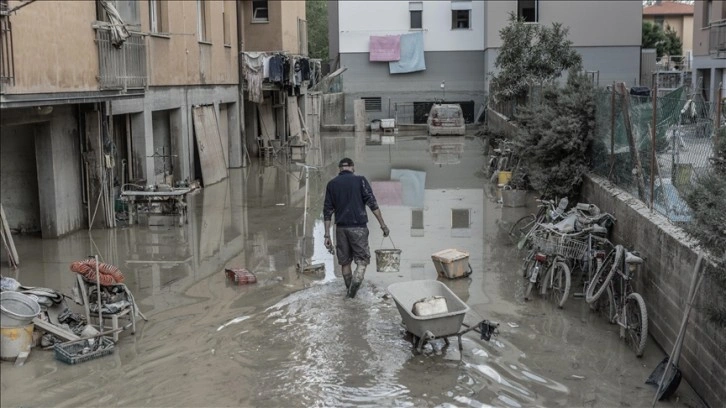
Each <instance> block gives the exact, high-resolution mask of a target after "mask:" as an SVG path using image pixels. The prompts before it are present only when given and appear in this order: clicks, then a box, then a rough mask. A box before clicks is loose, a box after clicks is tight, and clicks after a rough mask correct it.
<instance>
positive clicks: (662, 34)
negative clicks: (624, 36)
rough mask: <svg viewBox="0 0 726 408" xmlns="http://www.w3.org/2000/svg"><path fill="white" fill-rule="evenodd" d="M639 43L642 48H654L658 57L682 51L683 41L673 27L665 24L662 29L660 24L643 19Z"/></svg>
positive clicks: (677, 53) (679, 53) (678, 53)
mask: <svg viewBox="0 0 726 408" xmlns="http://www.w3.org/2000/svg"><path fill="white" fill-rule="evenodd" d="M641 44H642V45H643V48H655V51H656V53H657V55H658V56H659V57H662V56H664V55H681V54H682V53H683V41H682V40H681V39H680V38H679V37H678V33H676V31H675V30H674V29H673V28H671V27H670V26H667V27H666V29H665V30H663V29H662V28H661V26H659V25H658V24H654V23H652V22H650V21H643V30H642V38H641Z"/></svg>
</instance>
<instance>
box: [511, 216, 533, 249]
mask: <svg viewBox="0 0 726 408" xmlns="http://www.w3.org/2000/svg"><path fill="white" fill-rule="evenodd" d="M535 221H537V220H536V219H535V218H534V214H529V215H525V216H524V217H522V218H520V219H518V220H517V222H515V223H514V225H512V228H510V229H509V236H510V237H512V241H514V242H519V240H521V239H522V238H524V236H525V235H527V233H528V232H529V230H531V229H532V227H534V224H535Z"/></svg>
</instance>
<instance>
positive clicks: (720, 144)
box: [686, 127, 726, 327]
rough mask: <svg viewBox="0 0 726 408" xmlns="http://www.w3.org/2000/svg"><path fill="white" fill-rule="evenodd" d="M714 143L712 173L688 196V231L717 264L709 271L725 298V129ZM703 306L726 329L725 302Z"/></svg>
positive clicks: (700, 180)
mask: <svg viewBox="0 0 726 408" xmlns="http://www.w3.org/2000/svg"><path fill="white" fill-rule="evenodd" d="M714 140H715V142H716V143H715V146H714V155H713V157H712V158H711V161H712V162H713V171H712V172H711V173H710V174H708V175H706V176H704V177H702V178H699V181H698V183H697V184H696V186H695V187H694V188H693V190H692V191H690V192H689V193H688V194H687V195H686V202H687V203H688V205H689V206H690V207H691V209H692V210H693V215H694V221H693V222H692V223H690V224H688V225H687V226H686V229H687V230H688V232H689V233H690V234H691V235H693V236H694V237H695V238H697V239H698V240H699V241H700V242H701V244H702V245H703V246H704V247H705V248H706V249H707V250H708V251H709V252H710V253H711V256H712V260H713V261H714V264H708V265H707V266H706V272H707V273H708V275H709V276H710V278H711V279H712V282H713V283H714V284H715V285H716V286H715V287H717V290H718V291H719V292H720V293H721V297H722V298H723V297H724V295H726V127H724V128H721V129H720V133H719V135H718V137H715V138H714ZM704 303H705V309H706V312H707V313H708V315H709V318H710V319H711V320H712V321H713V322H715V323H716V324H718V325H720V326H721V327H726V306H724V303H723V302H720V303H719V301H718V299H707V300H706V301H705V302H704Z"/></svg>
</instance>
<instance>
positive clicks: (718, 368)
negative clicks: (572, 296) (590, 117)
mask: <svg viewBox="0 0 726 408" xmlns="http://www.w3.org/2000/svg"><path fill="white" fill-rule="evenodd" d="M580 200H581V201H582V202H588V203H592V204H595V205H597V206H598V207H600V209H601V210H602V211H607V212H609V213H611V214H613V215H614V216H615V217H616V218H617V223H616V224H615V227H614V228H613V233H612V236H611V239H612V240H613V241H614V242H615V243H617V244H622V245H624V246H625V247H626V248H628V249H631V250H633V249H635V250H637V251H639V252H640V254H641V256H643V257H644V258H645V264H644V267H643V268H642V270H641V276H640V277H639V278H638V280H637V281H636V282H635V290H636V291H637V292H639V293H640V294H642V295H643V297H644V298H645V303H646V305H647V308H648V317H649V326H648V332H649V334H650V336H651V338H650V339H649V341H651V340H655V342H656V343H658V345H660V346H661V348H663V349H664V350H665V352H666V353H670V352H671V351H672V350H673V343H674V342H675V340H676V337H677V336H678V331H679V329H680V325H681V322H682V320H683V312H684V310H685V307H686V302H687V299H686V298H687V296H688V290H689V287H690V283H691V278H692V276H693V275H692V274H693V268H694V266H695V264H696V259H697V257H698V256H697V253H696V251H695V250H694V248H695V246H696V244H695V242H693V241H692V240H690V239H689V238H688V236H687V234H686V233H685V232H684V231H683V230H682V229H681V228H679V227H676V226H674V225H673V224H671V223H670V222H669V221H668V220H667V219H666V218H665V217H663V216H661V215H660V214H658V213H655V212H651V211H650V210H649V209H648V207H647V206H645V205H644V204H643V203H642V202H640V201H639V200H638V199H636V198H635V197H633V196H631V195H630V194H628V193H626V192H624V191H622V190H620V189H618V188H617V187H615V186H613V185H612V184H610V183H609V182H608V181H607V180H606V179H603V178H601V177H598V176H594V175H590V176H589V177H587V178H586V179H585V181H584V183H583V189H582V197H581V199H580ZM704 299H718V300H717V301H719V302H721V303H722V304H723V303H724V302H726V299H724V295H723V293H718V292H717V291H716V289H715V285H713V283H712V282H711V278H710V277H708V276H706V277H705V278H704V280H703V282H702V283H701V287H700V289H699V291H698V294H697V295H696V301H695V304H694V308H693V309H692V310H691V315H690V319H689V321H688V326H687V328H686V336H685V338H684V341H683V349H682V351H681V357H680V361H679V363H678V366H679V367H680V368H681V371H682V372H683V376H684V378H685V379H686V380H687V381H688V383H689V384H690V385H691V386H692V387H693V388H694V389H695V390H696V392H697V393H698V394H699V395H700V396H701V397H702V398H703V399H704V401H705V402H706V403H707V404H708V405H710V406H712V407H721V406H723V404H724V401H726V380H725V379H726V330H725V329H720V328H718V327H717V326H716V325H714V324H713V323H711V322H710V321H708V318H707V316H706V314H705V313H704V311H703V300H704Z"/></svg>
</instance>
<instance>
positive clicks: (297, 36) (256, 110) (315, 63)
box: [241, 0, 321, 156]
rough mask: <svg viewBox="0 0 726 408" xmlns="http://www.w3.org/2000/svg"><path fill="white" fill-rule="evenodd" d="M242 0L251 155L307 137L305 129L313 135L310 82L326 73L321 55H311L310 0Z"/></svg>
mask: <svg viewBox="0 0 726 408" xmlns="http://www.w3.org/2000/svg"><path fill="white" fill-rule="evenodd" d="M241 4H242V7H243V8H244V11H245V16H246V18H245V20H244V22H243V23H242V27H243V31H244V38H245V46H244V49H245V52H244V54H243V59H242V61H241V64H242V66H241V71H242V72H243V78H242V81H243V83H244V90H245V93H244V105H245V118H244V122H245V129H246V130H247V132H246V134H247V148H248V151H249V152H250V153H251V154H257V155H264V156H268V155H274V154H276V153H275V152H279V151H280V149H281V146H282V145H285V144H286V143H288V142H290V141H291V139H293V138H296V137H299V138H302V137H305V135H304V134H303V129H305V130H306V131H307V136H310V134H311V133H313V132H312V131H311V128H312V126H311V124H310V123H303V122H301V121H300V117H302V116H303V114H305V113H306V110H307V109H306V105H307V103H308V99H307V89H308V87H309V86H312V85H313V84H314V83H315V81H316V80H319V78H320V75H321V69H320V60H312V59H310V58H309V57H308V37H307V20H306V16H305V2H304V1H268V0H254V1H250V0H246V1H242V2H241ZM271 66H273V68H272V71H273V72H272V75H270V74H271V72H270V71H271ZM274 67H277V69H275V68H274ZM276 73H277V74H276ZM298 109H300V114H299V113H298Z"/></svg>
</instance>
